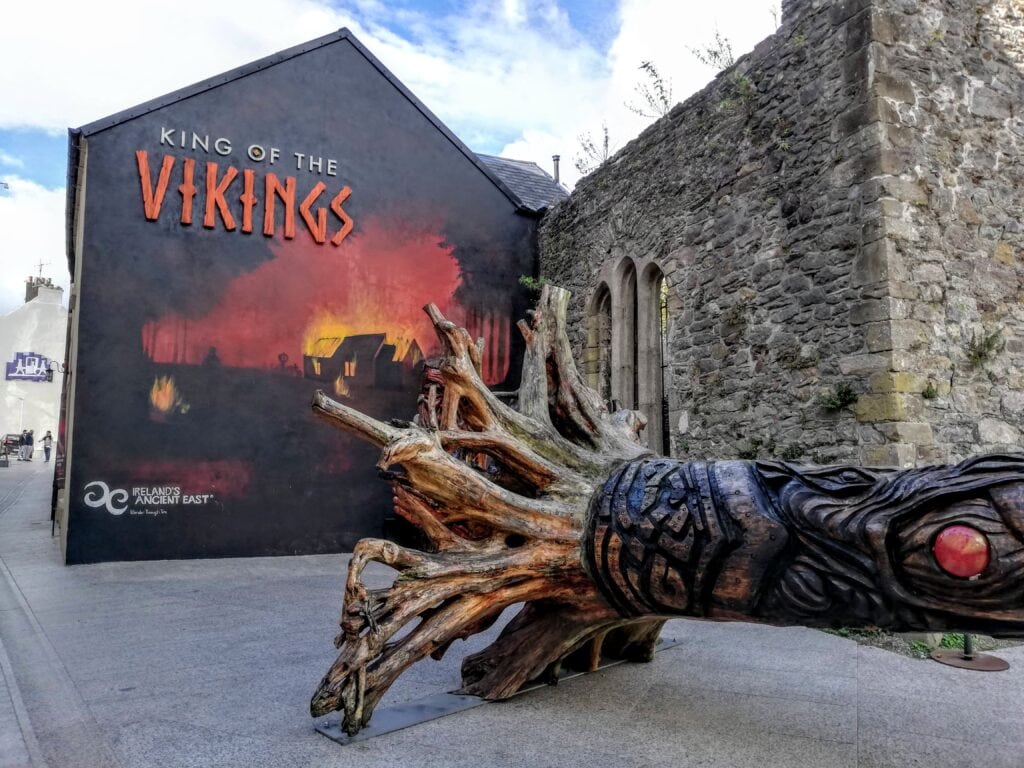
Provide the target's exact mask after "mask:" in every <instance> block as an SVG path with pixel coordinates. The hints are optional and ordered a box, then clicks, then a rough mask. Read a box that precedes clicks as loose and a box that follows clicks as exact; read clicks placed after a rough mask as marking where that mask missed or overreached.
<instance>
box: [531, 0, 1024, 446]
mask: <svg viewBox="0 0 1024 768" xmlns="http://www.w3.org/2000/svg"><path fill="white" fill-rule="evenodd" d="M1015 9H1016V10H1015ZM1022 108H1024V11H1022V10H1021V5H1020V3H1015V2H1013V1H1012V0H978V1H977V2H965V1H955V0H914V1H913V2H912V1H911V0H847V1H846V2H818V1H817V0H790V2H786V3H784V4H783V21H782V25H781V26H780V28H779V29H778V31H777V32H776V33H775V34H774V35H773V36H771V37H769V38H767V39H766V40H764V41H763V42H762V43H760V44H759V45H758V46H757V47H756V48H755V49H754V50H753V51H752V52H751V53H750V54H748V55H746V56H744V57H743V58H741V59H740V60H739V61H738V62H737V63H736V64H735V66H733V67H732V68H730V69H728V70H726V71H724V72H722V73H721V74H720V75H719V76H718V77H717V78H716V79H715V80H714V81H713V82H712V83H711V84H710V85H708V86H707V87H706V88H705V89H704V90H703V91H701V92H699V93H697V94H696V95H694V96H692V97H691V98H690V99H688V100H687V101H686V102H685V103H683V104H680V105H677V106H676V107H675V108H674V109H673V110H672V112H671V113H670V114H669V115H667V116H666V117H664V118H662V119H661V120H659V121H658V122H656V123H654V124H653V125H651V126H650V127H649V128H648V129H647V130H646V131H644V133H642V134H641V135H640V136H639V137H638V138H637V139H635V140H634V141H632V142H631V143H630V144H628V145H627V146H626V147H625V148H624V149H623V150H622V151H620V152H619V153H618V154H616V155H615V156H614V157H612V158H611V159H610V160H609V161H607V162H606V163H605V164H604V165H603V166H602V167H600V168H599V169H598V170H596V171H595V172H593V173H592V174H590V175H589V176H587V177H585V178H584V179H582V180H581V181H580V182H579V184H578V185H577V187H576V190H575V191H574V192H573V194H572V196H571V197H570V198H569V199H568V200H567V201H565V202H563V203H561V204H560V205H558V206H557V207H556V208H554V209H553V210H552V211H551V212H549V214H548V215H547V217H546V218H545V221H544V223H543V226H542V229H541V233H540V246H541V273H542V275H543V276H544V277H546V278H547V279H549V280H551V281H553V282H555V283H557V284H560V285H564V286H565V287H567V288H569V289H570V290H571V291H573V301H572V306H571V309H570V312H571V318H570V319H571V331H572V338H573V343H574V347H575V351H576V352H577V354H578V355H580V356H581V358H582V359H583V360H584V361H585V364H587V365H589V364H590V363H592V362H594V361H597V360H599V359H600V360H604V359H605V358H607V359H608V361H609V365H610V367H611V375H610V389H611V395H612V397H615V398H616V399H619V400H620V402H623V403H624V404H627V405H634V406H638V407H640V408H641V409H643V410H646V411H647V412H648V417H649V420H651V423H652V424H656V423H657V420H658V419H659V418H660V416H659V413H660V410H661V403H660V402H658V401H659V398H660V394H662V389H661V386H662V385H661V383H658V384H657V385H655V384H652V383H651V381H650V379H652V378H655V377H658V378H661V379H662V380H663V382H664V390H663V394H664V396H665V402H666V404H667V410H668V427H669V434H670V438H671V452H672V453H673V454H674V455H677V456H684V457H715V458H732V457H747V458H752V457H755V456H756V457H767V456H781V457H783V458H787V459H790V460H797V461H814V462H820V463H831V462H845V461H852V462H860V463H865V464H873V465H889V466H913V465H915V464H924V463H935V462H946V461H956V460H959V459H961V458H963V457H965V456H967V455H970V454H974V453H978V452H981V451H989V450H1021V447H1022V444H1021V435H1022V433H1024V234H1022V229H1021V227H1022V224H1021V213H1022V208H1024V159H1022V158H1021V153H1020V152H1019V147H1018V145H1019V144H1024V116H1022V115H1020V114H1019V113H1020V112H1021V110H1022ZM661 276H664V278H665V281H666V282H667V286H668V301H667V305H668V311H667V317H668V322H667V327H666V332H665V335H666V344H665V346H664V352H661V351H660V350H659V349H655V347H657V346H659V344H658V342H659V341H660V338H659V337H658V333H659V332H658V330H657V329H658V325H657V322H656V321H655V324H654V326H652V325H651V321H649V320H648V319H647V318H648V317H649V316H652V313H657V312H658V306H657V302H656V301H655V293H656V291H655V290H653V289H652V285H651V281H652V280H654V279H658V278H660V277H661ZM608 294H610V297H611V301H610V306H611V309H610V324H611V333H610V336H608V338H610V350H609V351H608V352H607V354H606V353H605V352H603V351H601V350H597V349H595V345H597V344H600V343H602V342H601V339H603V338H605V337H604V336H603V335H602V333H599V332H597V331H596V330H595V329H596V328H597V326H598V325H599V321H598V319H597V318H595V313H596V312H598V311H602V310H599V309H598V305H600V307H602V308H604V307H607V302H606V301H599V298H600V297H606V296H607V295H608ZM603 311H607V310H603ZM652 327H653V328H655V330H654V331H653V332H652V331H651V330H650V329H651V328H652ZM651 356H654V357H655V358H657V359H656V361H655V362H654V363H652V362H651V361H650V360H648V358H650V357H651ZM652 359H653V358H652ZM588 370H596V368H593V366H591V367H590V368H588ZM660 371H663V374H662V373H660ZM649 429H650V428H649ZM652 444H653V445H655V446H656V447H660V445H661V444H660V443H659V442H658V440H657V439H654V438H652Z"/></svg>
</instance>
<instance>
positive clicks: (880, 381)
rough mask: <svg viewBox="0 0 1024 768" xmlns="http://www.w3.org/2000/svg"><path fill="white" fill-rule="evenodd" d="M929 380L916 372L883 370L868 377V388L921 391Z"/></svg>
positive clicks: (892, 390)
mask: <svg viewBox="0 0 1024 768" xmlns="http://www.w3.org/2000/svg"><path fill="white" fill-rule="evenodd" d="M926 384H927V380H926V379H925V378H924V377H922V376H918V375H917V374H914V373H894V372H892V371H882V372H879V373H876V374H874V375H873V376H871V378H870V379H868V388H869V389H870V390H871V391H872V392H874V393H876V394H880V393H884V392H920V391H921V390H922V389H924V387H925V385H926Z"/></svg>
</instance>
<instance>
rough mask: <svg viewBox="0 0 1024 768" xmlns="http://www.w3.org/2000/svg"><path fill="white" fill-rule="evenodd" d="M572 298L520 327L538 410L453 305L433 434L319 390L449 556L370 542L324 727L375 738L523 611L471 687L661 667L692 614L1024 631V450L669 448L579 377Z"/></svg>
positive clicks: (444, 329) (442, 328) (431, 379)
mask: <svg viewBox="0 0 1024 768" xmlns="http://www.w3.org/2000/svg"><path fill="white" fill-rule="evenodd" d="M567 302H568V293H566V292H565V291H563V290H561V289H558V288H553V287H550V286H548V287H545V289H544V290H543V291H542V293H541V297H540V301H539V304H538V307H537V309H536V311H535V312H534V314H533V317H532V322H531V323H530V324H526V323H523V322H521V323H520V330H521V331H522V333H523V335H524V337H525V339H526V354H525V359H524V364H523V376H522V384H521V386H520V389H519V393H518V398H519V407H518V410H514V409H512V408H510V407H508V406H507V405H505V404H504V403H503V402H501V401H500V400H499V399H498V398H497V397H496V396H495V395H494V394H493V393H491V392H490V391H488V389H487V388H486V386H485V385H484V383H483V381H482V379H481V377H480V350H479V348H478V347H477V346H476V345H475V344H474V343H473V340H472V339H471V338H470V337H469V334H468V333H467V332H466V331H465V330H464V329H462V328H459V327H457V326H456V325H455V324H453V323H451V322H449V321H447V320H445V319H444V317H442V316H441V314H440V312H439V311H438V310H437V308H436V307H434V306H432V305H431V306H428V307H427V308H426V311H427V313H428V314H429V315H430V317H431V319H432V320H433V322H434V327H435V329H436V331H437V334H438V336H439V338H440V340H441V342H442V344H443V347H444V356H443V357H442V358H440V360H439V361H435V364H434V365H432V366H431V367H428V370H427V376H426V384H425V387H424V394H423V396H422V397H421V402H420V408H419V414H418V416H417V419H416V423H408V422H396V421H392V422H389V423H382V422H380V421H377V420H375V419H372V418H370V417H368V416H365V415H363V414H362V413H359V412H358V411H355V410H353V409H351V408H347V407H346V406H344V405H341V404H339V403H336V402H334V401H332V400H331V399H329V398H328V397H326V396H325V395H324V394H323V393H317V395H316V398H315V400H314V403H313V408H314V410H315V411H316V412H317V413H318V414H320V415H321V416H323V417H324V418H326V419H328V420H329V421H330V422H332V423H333V424H335V425H337V426H340V427H341V428H342V429H345V430H348V431H351V432H355V433H356V434H359V435H361V436H362V437H364V438H365V439H367V440H370V441H371V442H374V443H376V444H377V445H379V446H381V447H382V449H383V453H382V456H381V459H380V463H379V466H380V467H381V469H382V470H384V471H385V472H386V474H387V477H388V478H389V479H390V481H391V483H392V486H393V488H394V504H395V509H396V511H397V512H398V513H399V514H400V515H402V516H403V517H404V518H405V519H406V520H408V521H410V522H411V523H413V524H414V525H416V526H417V527H418V528H419V529H420V530H421V531H422V532H423V534H424V536H425V537H426V538H427V540H428V541H429V543H430V548H431V549H432V551H431V552H420V551H416V550H412V549H409V548H405V547H401V546H398V545H397V544H394V543H392V542H389V541H383V540H377V539H367V540H363V541H361V542H359V544H358V545H357V546H356V548H355V552H354V553H353V557H352V561H351V564H350V566H349V572H348V580H347V584H346V588H345V600H344V606H343V609H342V616H341V633H340V634H339V635H338V637H337V640H336V644H337V645H338V647H339V648H340V650H341V652H340V654H339V656H338V659H337V661H335V663H334V665H333V666H332V667H331V669H330V670H329V671H328V672H327V675H326V676H325V677H324V679H323V681H322V682H321V684H320V687H319V689H318V690H317V691H316V693H315V695H314V696H313V700H312V702H311V705H310V708H311V712H312V714H313V715H314V716H319V715H324V714H327V713H329V712H331V711H335V710H343V711H344V720H343V727H344V728H345V729H346V730H347V731H348V732H350V733H354V732H356V731H358V730H359V729H360V728H361V727H362V726H364V725H365V724H366V723H367V722H368V720H369V718H370V715H371V713H372V712H373V709H374V706H375V705H376V704H377V702H378V701H379V700H380V698H381V696H382V695H383V694H384V692H385V691H386V690H387V689H388V687H389V686H390V685H391V684H392V683H393V682H394V681H395V679H396V678H397V677H398V676H399V675H400V674H401V673H402V672H403V671H404V670H405V669H406V668H407V667H409V666H410V665H411V664H413V663H414V662H416V661H418V660H419V659H422V658H424V657H425V656H427V655H430V656H433V657H434V658H440V657H441V656H442V655H443V654H444V653H445V651H446V650H447V649H448V647H449V646H450V645H451V644H452V642H454V641H455V640H457V639H460V638H466V637H469V636H471V635H473V634H476V633H478V632H481V631H482V630H484V629H486V628H487V627H488V626H490V625H491V624H492V623H493V622H494V621H495V620H496V618H497V617H498V615H499V614H500V613H501V611H502V610H503V609H505V608H507V607H508V606H510V605H514V604H519V603H521V604H523V606H522V608H521V609H520V611H519V613H518V614H517V615H516V616H515V618H513V619H512V621H511V622H510V623H509V624H508V625H506V627H505V628H504V629H503V631H502V632H501V634H500V636H499V637H498V639H497V640H496V641H495V642H494V643H493V644H492V645H491V646H489V647H488V648H486V649H485V650H483V651H481V652H479V653H476V654H473V655H471V656H469V657H467V658H466V659H465V660H464V661H463V665H462V675H463V689H462V690H463V692H465V693H470V694H475V695H478V696H482V697H484V698H487V699H500V698H505V697H508V696H510V695H512V694H513V693H515V692H516V690H517V689H519V688H520V687H521V686H522V685H523V684H524V683H526V682H527V681H529V680H532V679H536V678H539V677H543V676H545V675H551V674H552V673H553V672H555V671H557V669H558V667H559V665H560V664H562V663H563V662H566V663H569V664H572V665H575V666H581V667H583V668H584V669H593V668H596V666H597V664H598V661H599V659H600V658H601V656H602V655H605V656H611V657H618V658H628V659H631V660H649V659H650V658H651V657H652V655H653V651H654V645H655V643H656V641H657V636H658V632H659V631H660V629H661V626H662V624H663V622H664V620H665V619H666V618H668V617H673V616H693V617H702V618H708V619H716V620H730V619H743V620H747V621H761V622H767V623H774V624H801V625H808V626H866V625H870V626H879V627H886V628H890V629H895V630H904V629H940V628H941V629H971V630H976V631H984V632H988V633H992V634H1024V578H1022V575H1024V457H1022V456H987V457H983V458H979V459H974V460H971V461H967V462H964V463H962V464H960V465H957V466H953V467H948V466H947V467H931V468H926V469H919V470H907V471H889V470H867V469H861V468H857V467H800V466H795V465H792V464H788V463H783V462H746V461H720V462H680V461H675V460H672V459H665V458H659V457H655V456H652V455H650V453H649V452H648V451H646V450H645V449H644V448H643V447H641V445H640V444H639V443H638V437H637V436H638V434H639V432H640V430H641V429H642V428H643V419H642V417H641V416H640V415H639V414H637V413H635V412H633V411H618V412H616V413H613V414H609V413H608V411H607V409H606V408H605V406H604V404H603V403H602V402H601V400H600V398H599V397H598V395H597V393H595V392H594V391H592V390H591V389H589V388H588V387H587V386H586V385H585V384H584V382H583V380H582V379H581V377H580V375H579V373H578V372H577V370H576V367H575V364H574V362H573V358H572V354H571V350H570V346H569V342H568V338H567V336H566V334H565V313H566V306H567ZM392 468H397V469H396V470H392ZM370 561H379V562H383V563H386V564H388V565H390V566H392V567H394V568H395V569H397V570H398V571H399V577H398V578H397V579H396V581H395V582H394V584H393V585H392V586H391V587H390V588H388V589H383V590H370V589H367V588H366V587H365V586H364V585H363V584H362V583H361V581H360V575H361V573H362V571H363V569H364V568H365V566H366V564H367V563H368V562H370ZM407 625H410V626H413V628H412V629H411V630H410V631H409V632H408V633H406V634H405V635H403V636H401V637H400V638H399V639H395V638H396V633H398V632H399V630H401V629H403V628H404V627H406V626H407Z"/></svg>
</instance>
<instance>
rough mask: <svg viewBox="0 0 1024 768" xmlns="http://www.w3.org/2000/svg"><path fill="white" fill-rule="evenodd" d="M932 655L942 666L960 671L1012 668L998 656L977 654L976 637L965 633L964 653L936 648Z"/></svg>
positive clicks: (997, 670) (999, 670)
mask: <svg viewBox="0 0 1024 768" xmlns="http://www.w3.org/2000/svg"><path fill="white" fill-rule="evenodd" d="M931 655H932V658H933V659H935V661H937V662H939V663H940V664H948V665H949V666H951V667H959V668H960V669H973V670H974V671H976V672H1002V671H1004V670H1007V669H1009V668H1010V663H1009V662H1008V661H1006V660H1004V659H1000V658H999V657H998V656H990V655H989V654H987V653H975V652H974V637H973V636H972V635H971V634H970V633H969V632H965V633H964V649H963V650H962V651H958V650H956V649H955V648H936V649H935V650H934V651H932V654H931Z"/></svg>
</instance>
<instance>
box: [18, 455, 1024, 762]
mask: <svg viewBox="0 0 1024 768" xmlns="http://www.w3.org/2000/svg"><path fill="white" fill-rule="evenodd" d="M51 466H52V465H48V464H43V463H41V462H33V463H31V464H21V463H17V462H12V464H11V467H9V468H7V469H0V768H14V767H15V766H17V767H18V768H21V767H22V766H33V768H42V767H43V766H49V767H50V768H77V767H78V766H82V767H83V768H106V766H125V767H129V766H131V767H132V768H134V767H135V766H140V767H144V766H161V767H166V766H174V767H176V766H245V767H246V768H250V767H252V768H256V767H257V766H267V767H268V768H284V767H285V766H318V767H320V766H359V767H360V768H373V767H374V766H399V765H406V766H413V767H415V768H430V767H432V766H467V768H469V767H470V766H471V767H472V768H483V767H484V766H524V767H525V766H529V767H530V768H545V767H546V766H559V767H563V766H569V767H572V766H581V767H583V766H586V767H587V768H601V767H602V766H615V768H630V767H631V766H665V768H668V767H669V766H671V767H672V768H686V766H722V767H723V768H724V767H728V768H739V767H742V766H757V768H764V766H785V767H786V768H796V767H798V766H807V767H808V768H826V767H829V766H865V767H866V766H871V767H873V768H874V767H878V768H881V767H882V766H893V767H896V766H899V768H905V767H906V766H928V768H944V767H945V766H949V767H950V768H953V767H954V766H955V767H956V768H961V767H962V766H985V768H1022V766H1024V647H1015V648H1011V649H1008V650H1005V651H1002V652H1000V655H1001V656H1003V657H1004V658H1006V659H1007V660H1009V661H1010V662H1011V664H1012V665H1013V666H1012V668H1011V669H1010V671H1009V672H1005V673H998V674H982V673H972V672H965V671H961V670H956V669H951V668H948V667H942V666H940V665H938V664H934V663H931V662H925V661H915V660H911V659H906V658H903V657H900V656H896V655H893V654H889V653H887V652H885V651H881V650H878V649H874V648H864V647H860V646H857V645H856V644H855V643H853V642H852V641H849V640H844V639H842V638H838V637H834V636H831V635H826V634H823V633H820V632H816V631H813V630H806V629H771V628H765V627H757V626H753V625H747V624H711V623H702V622H687V621H674V622H670V623H669V625H668V628H667V631H666V634H668V635H671V636H675V637H679V638H682V639H683V640H684V642H683V644H682V645H680V646H678V647H676V648H674V649H671V650H667V651H664V652H663V653H659V654H658V655H657V657H656V659H655V661H654V662H653V663H651V664H648V665H623V666H619V667H616V668H614V669H609V670H605V671H602V672H600V673H598V674H595V675H591V676H587V677H583V678H579V679H576V680H574V681H571V682H568V683H564V684H562V685H560V686H558V687H555V688H547V689H543V690H540V691H537V692H534V693H530V694H527V695H525V696H521V697H518V698H516V699H514V700H512V701H510V702H505V703H501V704H489V705H485V706H483V707H479V708H477V709H474V710H471V711H468V712H464V713H461V714H457V715H453V716H451V717H447V718H444V719H441V720H435V721H433V722H430V723H427V724H424V725H420V726H417V727H414V728H410V729H407V730H404V731H400V732H398V733H394V734H390V735H388V736H383V737H380V738H377V739H373V740H370V741H367V742H362V743H358V744H353V745H349V746H345V747H342V746H339V745H337V744H335V743H334V742H332V741H329V740H328V739H326V738H324V737H323V736H320V735H319V734H317V733H316V732H314V730H313V727H312V726H313V722H312V720H311V719H310V718H309V715H308V710H307V706H308V702H309V697H310V695H311V693H312V691H313V689H314V688H315V686H316V684H317V682H318V681H319V678H320V675H321V674H323V672H324V671H325V670H326V668H327V666H328V665H329V664H330V662H331V661H332V660H333V658H334V648H333V647H332V645H331V638H332V637H333V636H334V634H335V630H336V628H335V621H336V618H337V614H338V609H339V607H340V599H341V590H342V585H343V580H344V568H345V562H346V558H345V557H343V556H318V557H288V558H250V559H236V560H203V561H160V562H146V563H112V564H103V565H90V566H76V567H73V568H66V567H64V566H62V565H61V564H60V558H59V551H58V546H57V542H56V540H55V539H51V538H50V522H49V514H48V503H49V497H50V485H49V482H50V475H49V472H50V471H51ZM377 576H378V577H379V578H380V579H381V583H384V582H385V581H386V571H385V570H384V569H380V570H379V571H378V572H377ZM495 631H496V630H492V632H491V634H492V635H493V633H494V632H495ZM484 642H486V638H484V639H475V640H474V642H473V643H469V644H466V643H460V644H457V645H456V646H455V647H454V648H453V649H452V651H451V656H450V657H449V658H447V659H445V660H444V661H443V662H431V661H427V662H424V663H421V664H419V665H417V666H416V667H415V668H413V670H411V671H410V672H409V673H407V674H406V675H405V676H403V677H402V678H401V679H400V680H399V682H398V683H397V684H396V685H395V687H394V688H393V689H392V691H391V693H390V694H389V695H388V697H387V699H386V701H385V703H384V705H383V706H387V703H388V702H396V701H407V700H412V699H416V698H419V697H422V696H426V695H429V694H431V693H436V692H440V691H444V690H449V689H452V688H454V687H456V686H457V684H458V666H459V661H460V659H461V657H462V656H463V655H464V654H465V653H466V652H467V648H473V649H475V648H477V647H480V646H482V645H483V644H484Z"/></svg>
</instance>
